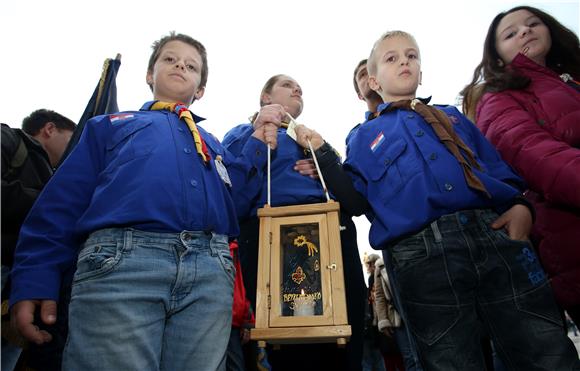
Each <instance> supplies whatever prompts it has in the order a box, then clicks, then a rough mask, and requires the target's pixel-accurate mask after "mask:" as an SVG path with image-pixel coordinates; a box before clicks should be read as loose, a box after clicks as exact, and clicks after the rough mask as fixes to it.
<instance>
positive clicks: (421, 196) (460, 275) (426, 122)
mask: <svg viewBox="0 0 580 371" xmlns="http://www.w3.org/2000/svg"><path fill="white" fill-rule="evenodd" d="M420 65H421V59H420V54H419V48H418V46H417V44H416V42H415V39H414V38H413V37H412V36H411V35H410V34H408V33H405V32H402V31H394V32H389V33H386V34H385V35H383V36H382V37H381V38H380V39H379V40H378V41H377V42H376V43H375V45H374V47H373V50H372V52H371V55H370V57H369V61H368V71H369V85H370V87H371V88H372V89H373V90H375V91H377V92H378V93H379V94H380V95H381V97H382V98H383V101H384V102H385V103H384V104H383V105H381V106H379V108H378V112H379V116H378V117H377V118H376V119H374V120H371V121H369V122H367V123H365V124H364V125H361V126H360V127H359V129H358V130H357V132H356V133H355V134H354V135H353V137H352V138H351V140H350V145H351V148H350V151H349V156H348V158H347V160H346V161H345V168H346V170H347V171H348V172H349V173H350V174H351V175H352V178H353V180H354V186H355V188H356V189H357V190H358V192H360V194H361V195H363V196H364V198H365V199H366V200H368V203H369V204H370V205H371V207H372V211H373V212H374V218H373V219H372V222H371V223H372V224H371V232H370V241H371V244H372V246H373V247H374V248H376V249H388V250H389V253H390V254H387V255H388V257H389V258H391V261H390V262H389V264H392V266H393V273H394V275H395V277H394V278H395V279H394V280H393V281H394V282H395V285H396V286H397V290H398V292H399V293H400V296H401V304H402V307H403V312H404V314H405V316H406V318H405V320H406V323H407V325H408V326H409V327H410V329H411V331H412V333H413V334H414V335H415V338H416V343H417V345H418V350H419V355H420V358H421V360H422V363H423V367H424V368H425V369H427V370H482V369H485V364H484V359H483V355H482V351H481V350H482V348H481V342H480V341H481V340H480V339H481V337H482V334H483V333H484V332H487V333H488V335H489V336H490V337H491V338H492V340H493V342H494V345H495V347H496V349H497V351H498V353H499V356H500V357H501V358H502V360H503V361H504V363H505V364H506V365H507V366H508V367H510V368H514V369H522V370H528V369H534V368H536V367H537V365H541V367H542V369H545V370H570V369H573V367H574V365H577V362H578V356H577V354H576V352H575V349H574V346H573V344H572V343H571V342H570V340H569V339H568V338H567V337H566V336H565V332H564V331H563V328H562V320H561V317H560V315H559V311H558V308H557V306H556V303H555V301H554V297H553V293H552V290H551V288H550V284H549V282H548V280H547V279H546V276H545V275H544V272H543V270H542V268H541V266H540V263H539V261H538V258H537V257H536V255H535V254H534V252H533V248H532V246H531V244H530V242H529V240H528V233H529V231H530V228H531V225H532V213H531V210H530V209H528V207H529V206H527V205H526V204H525V201H523V199H522V198H521V197H520V195H521V192H520V190H521V189H523V184H522V181H521V179H520V178H519V177H518V176H517V175H516V174H514V173H513V171H512V170H511V169H510V168H509V167H508V166H507V165H506V164H505V163H504V162H503V161H502V160H501V158H500V157H499V155H498V154H497V152H496V151H495V150H494V148H493V147H492V146H491V145H490V144H489V143H488V142H487V141H486V140H485V138H484V137H483V136H482V134H481V133H479V131H478V130H477V129H476V128H475V126H474V125H473V124H472V123H471V122H469V121H468V120H467V119H466V118H465V117H464V116H463V115H462V114H461V113H460V112H459V111H457V110H456V109H455V108H454V107H439V108H434V107H431V106H427V105H425V104H424V103H423V102H421V101H420V100H417V99H415V92H416V89H417V86H418V84H419V82H420V79H421V70H420ZM299 131H300V130H299ZM312 135H313V134H312V133H306V134H304V133H302V134H299V137H300V136H305V137H308V136H312ZM302 142H303V141H302ZM321 143H322V140H321V138H319V139H317V138H315V137H314V136H312V144H313V146H315V147H316V146H320V145H321ZM323 173H324V170H323ZM538 329H541V331H539V330H538Z"/></svg>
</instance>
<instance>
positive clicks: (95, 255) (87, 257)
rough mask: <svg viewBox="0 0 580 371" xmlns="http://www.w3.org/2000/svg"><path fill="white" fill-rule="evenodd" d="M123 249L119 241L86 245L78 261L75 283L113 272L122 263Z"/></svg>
mask: <svg viewBox="0 0 580 371" xmlns="http://www.w3.org/2000/svg"><path fill="white" fill-rule="evenodd" d="M121 247H122V244H121V243H120V242H117V241H105V242H95V243H88V244H85V246H84V247H83V249H82V250H81V251H80V253H79V257H78V259H77V269H76V272H75V275H74V282H75V283H78V282H82V281H85V280H88V279H93V278H96V277H100V276H103V275H105V274H107V273H109V272H111V271H112V270H113V269H114V268H115V267H116V266H117V264H118V263H119V262H120V261H121V257H122V252H121Z"/></svg>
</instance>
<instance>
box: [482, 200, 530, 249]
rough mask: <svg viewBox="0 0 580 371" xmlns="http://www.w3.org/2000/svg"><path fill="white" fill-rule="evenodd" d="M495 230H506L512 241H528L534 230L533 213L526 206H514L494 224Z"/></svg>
mask: <svg viewBox="0 0 580 371" xmlns="http://www.w3.org/2000/svg"><path fill="white" fill-rule="evenodd" d="M491 227H492V228H493V229H500V228H505V229H506V231H507V233H508V236H509V237H510V238H511V239H512V240H519V241H525V240H528V236H529V234H530V231H531V230H532V213H531V212H530V210H529V209H528V208H527V207H526V206H524V205H520V204H517V205H514V206H512V208H511V209H509V210H508V211H506V212H505V213H503V214H501V215H500V217H499V218H497V219H496V220H495V221H494V222H493V223H492V224H491Z"/></svg>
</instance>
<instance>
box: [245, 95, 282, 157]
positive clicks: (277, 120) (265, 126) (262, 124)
mask: <svg viewBox="0 0 580 371" xmlns="http://www.w3.org/2000/svg"><path fill="white" fill-rule="evenodd" d="M284 117H286V111H285V110H284V107H282V106H281V105H279V104H270V105H267V106H264V107H262V108H261V109H260V112H259V113H258V116H257V117H256V120H254V123H253V126H254V134H252V136H254V137H255V138H257V139H259V140H261V141H262V142H264V143H266V144H269V145H270V148H271V149H276V146H277V138H278V128H279V127H280V125H281V124H282V119H283V118H284Z"/></svg>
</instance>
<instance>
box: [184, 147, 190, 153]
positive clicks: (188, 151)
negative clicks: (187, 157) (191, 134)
mask: <svg viewBox="0 0 580 371" xmlns="http://www.w3.org/2000/svg"><path fill="white" fill-rule="evenodd" d="M183 152H185V153H188V154H189V153H191V149H189V148H187V147H186V148H184V149H183Z"/></svg>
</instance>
